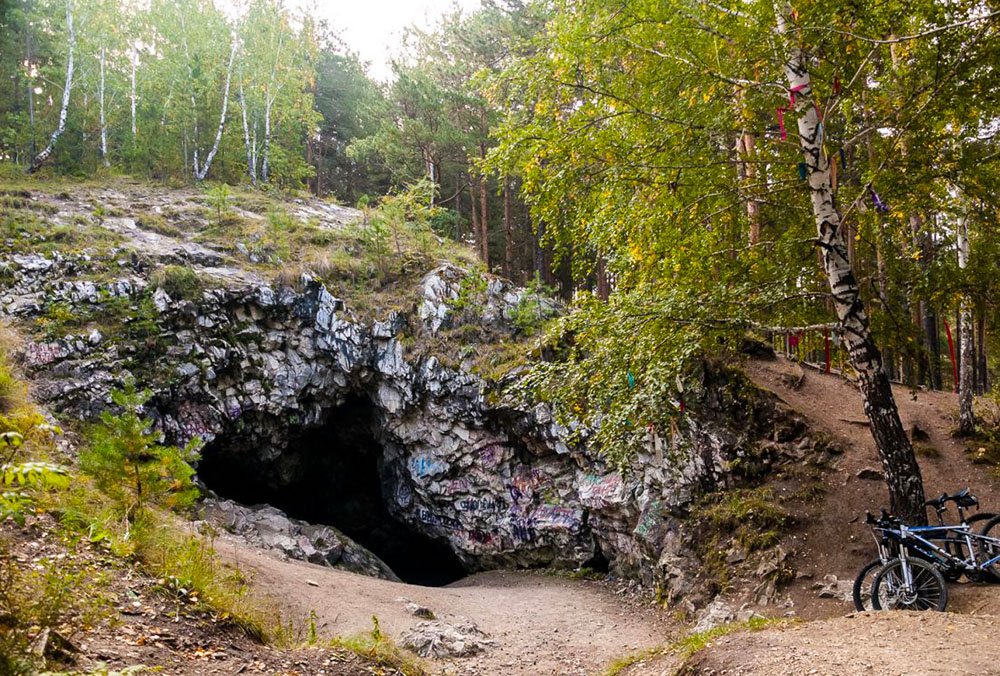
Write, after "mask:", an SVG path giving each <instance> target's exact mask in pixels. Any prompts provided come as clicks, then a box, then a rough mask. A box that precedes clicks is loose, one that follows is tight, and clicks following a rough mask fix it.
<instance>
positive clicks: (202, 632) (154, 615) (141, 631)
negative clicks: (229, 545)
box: [0, 516, 400, 676]
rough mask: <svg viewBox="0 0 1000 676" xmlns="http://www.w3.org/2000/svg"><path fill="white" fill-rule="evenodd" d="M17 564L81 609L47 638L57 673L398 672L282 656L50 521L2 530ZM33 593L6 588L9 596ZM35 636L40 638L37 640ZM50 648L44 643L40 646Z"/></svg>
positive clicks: (323, 652)
mask: <svg viewBox="0 0 1000 676" xmlns="http://www.w3.org/2000/svg"><path fill="white" fill-rule="evenodd" d="M0 537H2V538H3V541H4V543H5V544H6V545H7V546H8V547H9V556H10V557H11V560H10V561H4V560H3V557H4V556H5V554H3V553H2V552H0V562H3V563H4V565H8V564H12V565H14V566H15V567H16V568H18V569H21V570H24V571H32V570H36V571H40V574H43V575H44V574H45V573H44V571H52V570H57V571H58V572H57V573H48V574H49V575H50V576H52V575H57V576H60V577H57V578H53V579H57V580H61V582H57V584H69V585H71V587H69V588H66V589H65V590H64V591H65V594H64V596H63V597H62V598H63V600H62V602H61V607H62V608H63V610H64V611H65V610H67V609H69V608H71V607H77V608H79V609H80V612H77V613H70V614H69V615H68V616H67V617H66V618H65V622H64V623H63V624H62V626H60V627H58V630H57V631H56V632H53V633H51V634H50V635H49V638H48V640H47V641H45V643H46V644H47V646H48V647H47V649H45V653H46V656H47V658H48V659H49V660H50V661H49V664H48V666H49V668H50V669H52V670H53V671H59V672H62V671H63V670H68V671H72V672H73V673H106V671H105V670H111V671H114V670H120V669H125V668H128V667H132V668H136V667H145V668H146V669H143V670H141V671H139V672H138V673H154V672H155V673H160V674H178V675H180V674H184V675H202V674H204V675H209V674H283V675H286V676H299V675H301V676H305V675H306V674H310V675H312V674H316V675H319V674H324V675H326V676H363V675H371V676H400V672H398V671H397V670H396V669H394V668H392V667H387V666H384V665H380V664H378V662H377V661H376V660H371V659H366V658H364V657H359V656H358V655H355V654H353V653H351V652H349V651H346V650H340V649H336V650H331V649H319V648H303V649H298V650H278V649H275V648H272V647H270V646H267V645H262V644H261V643H259V642H257V641H255V640H253V639H252V638H250V637H248V636H247V635H246V634H245V633H244V632H243V631H242V630H241V629H240V628H238V627H236V626H234V625H233V624H231V623H229V622H227V621H226V620H225V619H224V618H220V617H218V616H216V615H215V614H214V613H212V612H210V611H207V610H205V609H203V608H202V607H200V606H199V605H198V604H196V603H192V602H191V601H188V600H185V599H184V598H179V597H178V596H176V595H173V594H171V593H169V592H168V591H167V590H165V589H164V587H163V586H162V585H161V584H159V581H158V580H155V579H153V578H150V577H149V576H148V575H145V574H144V573H143V572H142V571H141V570H139V568H138V566H136V565H134V564H130V563H128V562H126V561H123V560H122V559H120V558H118V557H115V556H112V555H110V554H109V553H107V552H105V551H103V550H102V549H101V547H99V546H95V545H91V544H90V543H89V542H86V541H85V539H84V540H82V541H81V540H79V539H76V538H70V539H67V537H66V532H65V531H63V530H62V529H60V528H59V527H58V526H57V525H56V522H55V520H54V519H53V518H52V517H50V516H41V517H39V518H32V519H31V520H30V522H29V523H28V524H27V525H26V526H25V527H17V526H15V525H13V524H12V523H11V522H9V521H8V522H6V523H4V524H2V525H0ZM24 591H25V590H20V589H7V588H4V593H5V594H14V595H16V594H19V593H23V592H24ZM36 640H37V637H36ZM42 649H43V648H42V647H41V646H40V647H39V650H42Z"/></svg>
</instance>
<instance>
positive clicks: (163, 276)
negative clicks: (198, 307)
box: [151, 265, 205, 300]
mask: <svg viewBox="0 0 1000 676" xmlns="http://www.w3.org/2000/svg"><path fill="white" fill-rule="evenodd" d="M151 281H152V282H153V286H155V287H158V288H161V289H163V290H164V291H166V292H167V295H168V296H170V297H171V298H173V299H175V300H180V299H185V300H197V299H198V297H199V296H201V292H202V291H203V290H204V288H205V285H204V283H203V282H202V280H201V278H200V277H199V276H198V273H196V272H195V271H194V270H192V269H191V268H186V267H183V266H181V265H166V266H164V267H162V268H160V269H159V270H157V271H156V272H154V273H153V276H152V280H151Z"/></svg>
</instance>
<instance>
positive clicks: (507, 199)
mask: <svg viewBox="0 0 1000 676" xmlns="http://www.w3.org/2000/svg"><path fill="white" fill-rule="evenodd" d="M512 199H513V198H512V196H511V188H510V178H508V177H506V176H505V177H504V179H503V274H504V277H507V278H508V279H513V277H512V275H513V274H514V221H513V214H512V213H511V211H512V205H511V201H512Z"/></svg>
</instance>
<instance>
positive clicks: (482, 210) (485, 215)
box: [479, 143, 490, 270]
mask: <svg viewBox="0 0 1000 676" xmlns="http://www.w3.org/2000/svg"><path fill="white" fill-rule="evenodd" d="M479 157H480V158H482V159H484V160H485V159H486V144H485V143H480V144H479ZM489 200H490V193H489V182H488V181H487V179H486V176H485V175H483V176H480V177H479V228H480V231H481V234H480V239H479V242H480V244H481V246H482V253H481V255H480V258H482V260H483V264H484V265H485V266H486V269H487V270H489V269H490V201H489Z"/></svg>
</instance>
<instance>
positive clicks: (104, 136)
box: [100, 47, 111, 167]
mask: <svg viewBox="0 0 1000 676" xmlns="http://www.w3.org/2000/svg"><path fill="white" fill-rule="evenodd" d="M106 51H107V50H105V49H104V47H101V84H100V87H101V91H100V101H101V105H100V108H101V161H102V162H104V166H105V167H110V166H111V162H109V161H108V120H107V117H106V116H105V114H104V69H105V63H106V61H107V59H106Z"/></svg>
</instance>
